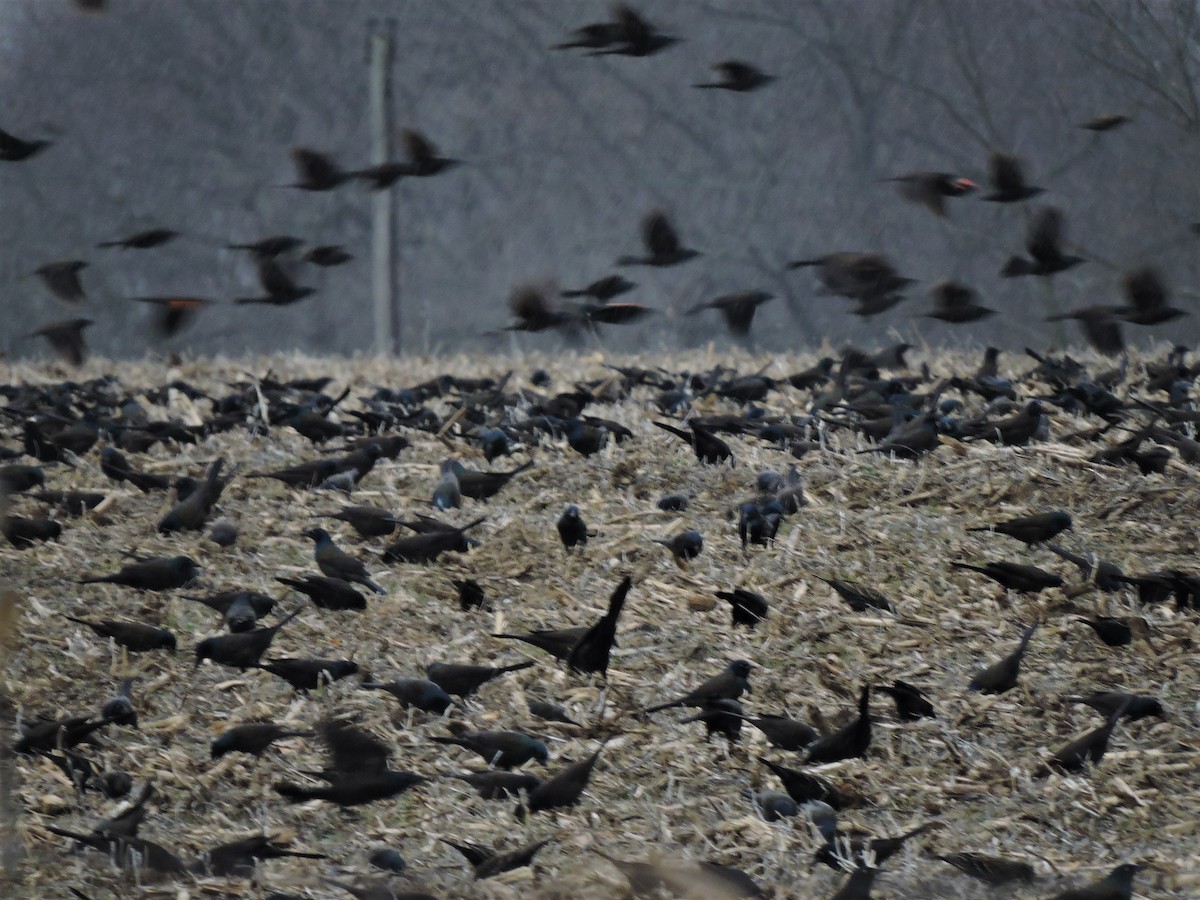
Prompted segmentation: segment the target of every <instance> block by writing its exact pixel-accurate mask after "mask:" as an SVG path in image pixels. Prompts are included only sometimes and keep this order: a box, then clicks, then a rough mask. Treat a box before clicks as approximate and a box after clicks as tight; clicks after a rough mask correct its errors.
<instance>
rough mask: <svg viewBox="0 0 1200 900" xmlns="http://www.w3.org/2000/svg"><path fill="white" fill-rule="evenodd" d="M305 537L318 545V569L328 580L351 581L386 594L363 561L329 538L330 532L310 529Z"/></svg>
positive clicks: (316, 556) (316, 555)
mask: <svg viewBox="0 0 1200 900" xmlns="http://www.w3.org/2000/svg"><path fill="white" fill-rule="evenodd" d="M304 536H305V537H307V538H312V540H313V543H314V544H315V545H316V546H315V548H314V556H315V558H316V561H317V567H318V568H319V569H320V570H321V572H322V573H323V574H324V575H325V576H326V577H327V578H340V579H342V580H343V581H351V582H354V583H356V584H361V585H363V586H364V587H368V588H370V589H371V590H373V591H374V592H375V593H377V594H386V593H387V591H385V590H384V589H383V588H381V587H380V586H379V585H377V584H376V583H375V582H374V581H372V580H371V577H370V576H369V575H368V574H367V567H366V566H365V565H363V563H362V561H361V560H358V559H355V558H354V557H353V556H351V555H350V554H349V553H347V552H346V551H345V550H342V549H341V548H340V547H338V546H337V545H336V544H335V543H334V542H333V538H332V537H330V536H329V532H328V531H326V530H325V529H324V528H310V529H308V530H307V531H305V532H304Z"/></svg>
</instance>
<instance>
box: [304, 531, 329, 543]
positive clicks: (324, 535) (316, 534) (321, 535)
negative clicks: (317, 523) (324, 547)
mask: <svg viewBox="0 0 1200 900" xmlns="http://www.w3.org/2000/svg"><path fill="white" fill-rule="evenodd" d="M302 536H303V537H306V538H311V539H312V540H314V541H316V542H317V543H318V544H319V543H321V542H322V541H328V540H332V538H330V537H329V532H328V531H326V530H325V529H324V528H308V529H305V530H304V532H303V535H302Z"/></svg>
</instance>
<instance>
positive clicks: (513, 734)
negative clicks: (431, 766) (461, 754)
mask: <svg viewBox="0 0 1200 900" xmlns="http://www.w3.org/2000/svg"><path fill="white" fill-rule="evenodd" d="M433 742H434V743H435V744H449V745H453V746H456V747H464V748H466V749H467V750H470V751H472V752H473V753H478V754H479V756H481V757H482V758H483V761H484V762H486V763H487V764H488V765H489V766H494V767H495V768H497V769H515V768H519V767H520V766H523V765H525V763H527V762H530V761H531V760H535V759H536V760H537V761H538V762H543V763H544V762H548V761H549V759H550V751H549V750H548V749H546V745H545V744H543V743H542V742H541V741H539V740H535V739H534V738H531V737H530V736H529V735H527V734H522V733H521V732H519V731H467V732H463V733H461V734H457V735H453V736H451V737H435V738H433Z"/></svg>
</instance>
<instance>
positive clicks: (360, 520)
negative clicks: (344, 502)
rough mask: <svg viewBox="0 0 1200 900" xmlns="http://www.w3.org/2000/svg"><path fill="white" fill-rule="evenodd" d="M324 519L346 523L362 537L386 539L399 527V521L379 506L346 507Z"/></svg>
mask: <svg viewBox="0 0 1200 900" xmlns="http://www.w3.org/2000/svg"><path fill="white" fill-rule="evenodd" d="M322 518H325V519H337V520H339V521H341V522H345V523H346V524H347V525H349V526H350V527H351V528H353V529H354V530H355V531H357V532H358V533H359V535H360V536H362V537H386V536H387V535H389V534H391V533H392V532H393V531H395V530H396V528H397V527H398V526H399V524H400V522H399V520H398V519H397V518H396V517H395V515H393V514H392V513H390V512H388V511H387V510H386V509H380V508H379V507H377V506H346V507H343V508H342V509H340V510H338V511H337V512H335V513H324V514H322Z"/></svg>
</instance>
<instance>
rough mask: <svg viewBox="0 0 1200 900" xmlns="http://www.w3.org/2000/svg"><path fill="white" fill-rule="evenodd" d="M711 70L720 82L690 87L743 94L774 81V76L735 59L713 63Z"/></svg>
mask: <svg viewBox="0 0 1200 900" xmlns="http://www.w3.org/2000/svg"><path fill="white" fill-rule="evenodd" d="M711 68H712V70H713V71H714V72H716V73H717V74H718V75H719V76H720V80H718V81H713V82H706V83H704V84H693V85H692V87H696V88H709V89H717V90H723V91H735V92H737V93H745V92H747V91H755V90H758V89H759V88H761V87H763V86H765V85H768V84H770V83H771V82H772V81H774V80H775V76H774V75H768V74H766V73H765V72H763V71H762V70H761V69H759V68H758V67H757V66H753V65H751V64H750V63H748V62H742V61H741V60H737V59H726V60H723V61H721V62H717V63H713V64H712V66H711Z"/></svg>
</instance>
